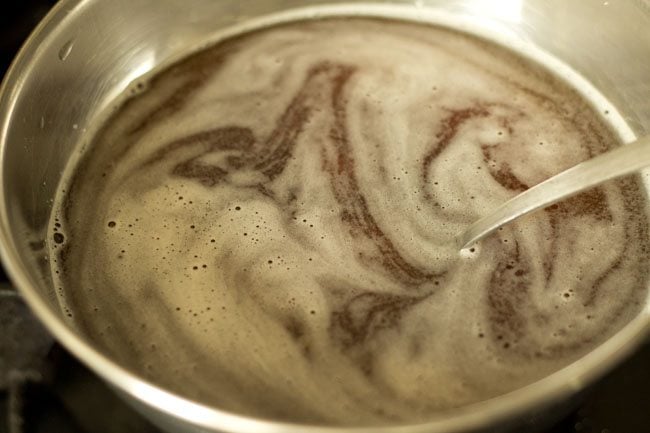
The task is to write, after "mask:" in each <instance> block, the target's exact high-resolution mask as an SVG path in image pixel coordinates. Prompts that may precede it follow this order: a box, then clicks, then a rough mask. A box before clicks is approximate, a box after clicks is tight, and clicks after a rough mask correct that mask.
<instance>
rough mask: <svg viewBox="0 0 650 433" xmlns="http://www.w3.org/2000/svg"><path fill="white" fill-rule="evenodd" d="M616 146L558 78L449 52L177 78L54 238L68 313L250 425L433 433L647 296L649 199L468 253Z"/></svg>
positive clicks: (618, 200) (384, 41)
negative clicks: (475, 235)
mask: <svg viewBox="0 0 650 433" xmlns="http://www.w3.org/2000/svg"><path fill="white" fill-rule="evenodd" d="M617 144H618V141H617V139H616V138H615V136H614V135H613V134H612V133H611V132H610V130H609V129H608V127H607V126H606V125H605V124H604V123H603V121H602V120H601V118H600V116H599V115H598V113H596V112H595V111H594V109H593V108H591V107H590V105H589V104H588V103H587V102H585V101H584V100H583V99H582V98H581V97H580V96H578V94H577V93H576V92H574V91H573V90H571V89H570V88H569V87H568V86H567V85H566V84H564V83H563V82H561V81H559V80H557V79H555V78H553V77H552V76H551V75H550V74H549V73H547V72H545V71H544V70H543V69H542V68H540V67H538V66H535V65H533V64H531V63H529V62H528V61H525V60H523V59H521V58H519V57H517V56H516V55H514V54H512V53H510V52H509V51H506V50H504V49H502V48H499V47H497V46H494V45H492V44H490V43H488V42H486V41H483V40H479V39H475V38H473V37H470V36H466V35H463V34H460V33H456V32H453V31H450V30H446V29H443V28H437V27H434V26H427V25H419V24H415V23H408V22H400V21H390V20H379V19H370V18H368V19H365V18H331V19H323V20H317V21H305V22H294V23H290V24H285V25H280V26H276V27H271V28H267V29H262V30H259V31H256V32H251V33H248V34H244V35H240V36H237V37H234V38H231V39H229V40H226V41H223V42H221V43H219V44H217V45H215V46H213V47H210V48H208V49H205V50H203V51H200V52H197V53H195V54H192V55H191V56H190V57H188V58H186V59H184V60H182V61H180V62H177V63H176V64H174V65H172V66H170V67H168V68H167V69H165V70H162V71H160V72H159V73H157V74H156V75H155V76H154V77H153V78H151V80H150V81H149V82H148V83H147V88H146V89H145V90H144V91H143V92H141V93H140V94H139V95H137V96H135V97H133V98H131V99H129V100H128V101H127V102H126V103H124V104H123V105H122V106H121V107H120V108H119V109H118V110H117V111H116V112H115V113H114V114H113V115H112V116H111V117H110V119H109V120H108V121H107V122H106V123H105V124H104V126H103V127H102V128H101V129H100V130H99V132H98V133H97V135H96V136H95V137H94V139H93V142H92V144H91V145H90V146H89V149H88V150H87V151H86V153H85V155H84V157H83V158H82V160H81V162H80V163H79V164H78V165H77V166H76V168H75V169H74V171H73V174H72V175H71V176H70V177H69V178H68V181H67V183H66V185H65V190H66V192H65V194H63V195H62V196H61V197H60V199H59V201H58V208H57V210H56V212H55V214H54V215H53V220H52V231H51V233H50V235H51V237H50V239H51V241H50V244H51V247H52V249H53V257H57V259H56V260H55V268H54V269H55V274H56V275H55V277H56V278H57V279H58V281H59V283H60V284H59V285H60V286H61V287H62V290H61V292H60V293H59V295H60V299H61V302H62V304H63V305H64V306H65V308H67V309H68V311H69V315H70V316H71V320H72V321H73V322H74V324H75V325H76V326H77V327H78V329H80V330H81V331H82V332H83V333H85V335H86V336H87V337H88V338H90V339H91V340H92V341H94V342H95V343H96V344H98V345H100V346H101V347H102V348H103V350H105V351H106V352H108V353H110V355H111V356H112V357H114V358H115V359H117V360H118V361H119V362H121V363H122V364H124V365H126V366H128V367H129V368H130V369H132V370H134V371H136V372H137V373H138V374H140V375H142V376H144V377H146V378H148V379H150V380H151V381H153V382H154V383H157V384H160V385H162V386H164V387H167V388H169V389H171V390H173V391H175V392H178V393H179V394H181V395H183V396H187V397H190V398H194V399H196V400H198V401H201V402H204V403H207V404H211V405H214V406H216V407H218V408H223V409H226V410H230V411H234V412H237V413H242V414H248V415H252V416H260V417H266V418H272V419H281V420H290V421H301V422H313V423H325V424H344V425H350V424H383V423H399V422H412V421H418V420H424V419H427V418H430V417H431V416H433V415H434V414H435V413H436V412H437V411H440V410H444V409H447V408H450V407H456V406H461V405H465V404H469V403H471V402H476V401H480V400H484V399H487V398H490V397H493V396H496V395H500V394H502V393H505V392H508V391H510V390H513V389H516V388H518V387H521V386H523V385H525V384H529V383H531V382H533V381H535V380H538V379H540V378H542V377H544V376H546V375H548V374H550V373H551V372H553V371H556V370H557V369H559V368H561V367H563V366H565V365H567V364H568V363H570V362H572V361H573V360H575V359H577V358H579V357H580V356H582V355H584V354H585V353H586V352H588V351H590V350H591V349H593V348H594V347H595V346H597V345H598V344H600V343H601V342H602V341H604V340H605V339H606V338H607V337H608V336H610V335H611V334H612V333H614V332H615V331H616V330H617V329H619V328H620V327H621V326H622V325H624V324H625V323H626V322H627V321H629V320H630V319H631V318H632V317H634V316H635V315H636V314H637V313H638V312H639V311H640V308H641V305H640V304H641V303H642V302H643V301H644V299H645V297H646V296H647V290H646V284H647V276H648V275H647V269H646V262H647V259H648V257H647V256H648V225H647V220H646V216H645V214H644V203H645V195H644V193H643V191H642V189H641V187H640V185H639V183H638V181H637V179H635V178H629V179H626V180H623V181H619V182H615V183H609V184H607V185H606V186H604V187H602V188H599V189H596V190H593V191H591V192H588V193H585V194H582V195H580V196H578V197H576V198H574V199H571V200H567V201H565V202H563V203H561V204H558V205H555V206H553V207H551V208H549V209H547V210H545V211H542V212H538V213H536V214H534V215H531V216H529V217H526V218H524V219H522V220H520V221H518V222H515V223H514V224H511V225H509V226H507V227H505V228H503V229H502V230H501V231H499V232H497V233H496V234H495V235H493V236H492V237H490V238H488V239H486V240H485V241H483V242H482V243H481V244H480V245H478V246H477V247H476V249H475V250H474V251H473V254H472V256H471V257H460V256H459V254H458V252H457V251H456V250H455V248H454V247H453V244H452V243H451V240H452V238H453V237H454V236H455V235H457V234H458V233H460V232H461V231H462V230H463V229H464V228H466V227H467V225H468V224H469V223H471V222H472V221H474V220H476V219H477V218H478V217H479V216H481V215H484V214H485V213H486V212H487V211H488V210H490V209H492V208H494V207H496V206H497V205H498V204H500V203H502V202H503V201H505V200H506V199H508V198H509V197H512V196H514V195H515V194H517V193H519V192H521V191H523V190H525V189H527V188H529V187H530V186H532V185H535V184H537V183H538V182H540V181H542V180H544V179H546V178H548V177H549V176H551V175H553V174H555V173H557V172H559V171H561V170H563V169H565V168H567V167H569V166H572V165H574V164H576V163H578V162H579V161H582V160H584V159H587V158H590V157H592V156H594V155H596V154H598V153H601V152H603V151H605V150H607V149H608V148H610V147H611V146H615V145H617Z"/></svg>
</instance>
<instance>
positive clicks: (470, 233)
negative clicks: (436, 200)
mask: <svg viewBox="0 0 650 433" xmlns="http://www.w3.org/2000/svg"><path fill="white" fill-rule="evenodd" d="M649 165H650V136H647V137H642V138H640V139H638V140H636V141H633V142H631V143H629V144H626V145H623V146H621V147H618V148H616V149H614V150H610V151H609V152H605V153H603V154H601V155H598V156H596V157H595V158H592V159H589V160H587V161H584V162H581V163H580V164H577V165H575V166H573V167H571V168H569V169H567V170H564V171H563V172H561V173H559V174H556V175H555V176H552V177H550V178H549V179H547V180H545V181H544V182H541V183H539V184H537V185H535V186H534V187H532V188H530V189H528V190H526V191H524V192H522V193H521V194H519V195H517V196H515V197H513V198H512V199H510V200H508V201H507V202H505V203H504V204H502V205H501V206H499V207H498V208H496V209H495V210H494V211H492V212H491V213H489V214H488V215H486V216H484V217H483V218H481V219H479V220H478V221H476V222H475V223H473V224H472V225H471V226H469V227H468V228H467V229H466V230H465V231H464V232H463V233H461V234H460V235H459V236H458V237H457V238H456V242H457V243H458V247H459V249H461V250H462V249H465V248H467V247H469V246H471V245H472V244H474V243H476V242H477V241H479V240H480V239H483V238H484V237H485V236H487V235H489V234H490V233H492V232H493V231H495V230H496V229H498V228H499V227H501V226H503V225H505V224H507V223H509V222H510V221H512V220H514V219H515V218H519V217H520V216H523V215H526V214H529V213H530V212H533V211H535V210H537V209H540V208H544V207H546V206H550V205H552V204H553V203H557V202H558V201H561V200H564V199H565V198H569V197H571V196H573V195H575V194H577V193H579V192H581V191H584V190H586V189H589V188H591V187H594V186H596V185H599V184H601V183H603V182H606V181H608V180H611V179H615V178H617V177H621V176H624V175H626V174H630V173H634V172H635V171H638V170H640V169H642V168H643V167H646V166H649Z"/></svg>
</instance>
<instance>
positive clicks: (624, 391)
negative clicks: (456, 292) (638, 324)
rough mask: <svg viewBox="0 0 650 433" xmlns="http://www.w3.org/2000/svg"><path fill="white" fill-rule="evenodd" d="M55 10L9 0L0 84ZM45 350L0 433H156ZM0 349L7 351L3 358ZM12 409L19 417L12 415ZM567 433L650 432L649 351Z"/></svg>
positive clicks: (3, 324)
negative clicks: (36, 374) (23, 47)
mask: <svg viewBox="0 0 650 433" xmlns="http://www.w3.org/2000/svg"><path fill="white" fill-rule="evenodd" d="M105 1H111V0H105ZM134 1H137V0H134ZM55 3H56V1H54V0H25V1H11V0H10V1H9V2H8V3H7V2H5V3H3V5H1V6H0V77H2V76H3V75H4V73H5V71H6V70H7V68H8V67H9V64H10V62H11V60H12V59H13V57H14V56H15V54H16V52H17V50H18V48H19V47H20V45H21V44H22V43H23V41H24V40H25V39H26V37H27V36H28V35H29V33H30V32H31V31H32V29H33V28H34V27H35V26H36V25H37V24H38V22H39V21H40V19H41V18H42V17H43V16H44V15H45V14H46V13H47V11H48V10H49V9H50V8H51V7H52V6H53V5H54V4H55ZM649 61H650V60H649ZM3 281H5V283H4V286H3V287H4V289H0V295H2V294H4V295H6V296H4V297H2V296H0V335H2V333H3V332H5V334H6V333H7V332H8V331H6V330H7V329H11V328H10V325H7V323H8V322H7V320H10V319H11V317H9V318H7V317H4V318H3V317H2V314H3V313H4V314H5V316H7V315H10V316H20V317H21V320H20V326H21V327H23V328H21V331H20V333H21V335H20V337H21V339H22V340H25V338H24V337H25V335H32V334H31V333H33V335H34V338H33V339H39V338H40V339H45V340H47V339H48V338H49V337H47V334H46V333H44V331H43V330H42V329H41V328H40V326H39V325H38V323H37V321H35V320H34V319H33V318H32V317H31V316H30V315H29V312H28V310H27V309H26V308H25V307H24V305H23V304H22V303H21V301H20V300H19V298H18V296H17V295H16V294H15V292H12V290H11V289H10V284H8V283H6V277H5V276H4V273H3V272H2V270H1V269H0V285H2V284H3V283H2V282H3ZM3 290H4V292H3ZM6 299H10V301H6ZM3 300H5V304H4V306H3V305H2V301H3ZM7 311H11V313H7ZM23 315H24V316H25V317H22V316H23ZM25 326H27V327H28V328H29V329H28V331H25V329H24V327H25ZM5 337H6V335H5ZM6 341H8V340H7V339H6V338H5V339H3V338H0V369H1V368H3V366H4V367H5V368H6V365H7V364H9V361H7V360H11V359H13V358H17V359H18V360H19V361H21V359H22V358H21V357H22V356H23V355H22V353H23V352H22V351H23V349H22V348H14V347H13V346H12V347H9V348H8V347H3V346H7V343H6ZM11 341H14V340H11ZM48 341H50V340H48ZM14 342H15V341H14ZM48 344H49V345H48V346H47V350H45V352H44V354H43V355H42V356H41V355H39V356H41V358H43V359H41V358H39V359H38V360H37V363H36V364H37V367H33V366H31V367H29V368H32V369H33V368H36V369H38V370H39V372H40V373H42V374H39V377H41V376H42V377H41V378H40V379H38V380H36V379H33V378H31V379H30V377H29V376H30V374H24V376H25V377H24V378H23V379H21V380H22V381H18V385H16V384H15V383H14V385H12V386H8V385H6V384H5V385H3V386H0V433H44V432H47V433H155V432H157V430H156V429H155V428H154V427H152V426H151V425H150V424H149V423H147V422H146V421H144V420H143V419H142V418H141V417H140V416H139V415H137V414H135V413H134V412H132V411H131V410H130V409H129V408H128V407H126V406H125V405H124V404H123V403H122V402H121V401H120V400H119V399H118V398H117V397H115V395H114V394H113V393H112V392H111V391H110V390H109V389H108V388H107V387H106V386H105V385H104V384H103V383H102V382H101V381H100V380H99V379H97V378H96V377H95V376H94V375H93V374H92V373H90V372H89V371H88V370H87V369H86V368H85V367H83V366H82V365H81V364H79V363H78V362H77V361H76V360H75V359H74V358H73V357H72V356H70V355H69V354H68V353H67V352H66V351H65V350H64V349H62V348H61V347H60V346H58V345H56V344H54V345H52V344H50V343H48ZM3 350H13V352H11V353H9V354H7V353H6V352H3ZM25 356H27V355H25ZM30 356H31V355H30ZM44 364H45V366H43V365H44ZM1 374H2V371H0V375H1ZM0 377H1V376H0ZM14 382H15V381H14ZM0 383H2V380H0ZM16 402H18V403H16ZM12 410H13V411H14V412H12ZM16 410H18V411H19V412H20V413H15V411H16ZM17 419H18V420H19V421H16V420H17ZM571 432H582V433H650V344H646V345H645V346H644V347H642V348H641V350H640V351H639V352H638V353H637V354H636V355H635V356H634V357H632V358H631V359H629V360H628V361H627V362H626V363H624V364H623V365H621V366H620V367H619V368H617V369H616V370H615V371H613V372H612V373H610V374H609V375H608V376H607V377H605V378H604V379H603V380H601V381H600V382H599V383H597V384H596V385H595V386H594V387H593V389H592V390H591V391H590V392H589V393H588V394H587V395H586V397H585V399H584V402H583V403H582V405H581V406H580V408H579V409H578V410H576V411H575V412H573V413H571V414H570V415H569V416H567V417H566V418H565V419H564V420H562V421H561V422H560V423H558V425H556V426H555V427H554V428H553V429H551V430H549V431H548V433H571Z"/></svg>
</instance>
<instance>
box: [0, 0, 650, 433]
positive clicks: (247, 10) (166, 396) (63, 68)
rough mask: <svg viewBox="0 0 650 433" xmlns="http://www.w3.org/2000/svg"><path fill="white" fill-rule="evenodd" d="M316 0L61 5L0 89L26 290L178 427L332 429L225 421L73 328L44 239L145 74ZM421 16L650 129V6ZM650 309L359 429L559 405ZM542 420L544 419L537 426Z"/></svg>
mask: <svg viewBox="0 0 650 433" xmlns="http://www.w3.org/2000/svg"><path fill="white" fill-rule="evenodd" d="M322 3H351V4H352V3H353V4H354V5H355V6H354V8H353V9H351V11H352V10H354V11H363V9H362V7H361V5H362V3H360V2H350V1H345V2H344V1H318V0H275V1H273V0H260V1H253V0H244V1H238V0H192V1H181V0H131V1H125V0H110V1H109V0H62V1H61V2H60V3H59V4H58V5H57V6H56V7H55V8H54V10H53V11H52V12H51V13H50V14H49V15H48V16H47V17H46V19H45V20H44V21H43V22H42V23H41V24H40V25H39V27H38V28H37V29H36V30H35V32H34V33H33V34H32V36H31V37H30V39H29V40H28V42H27V43H26V45H25V46H24V47H23V49H22V51H21V53H20V54H19V56H18V57H17V59H16V60H15V62H14V64H13V66H12V68H11V70H10V71H9V73H8V74H7V75H6V78H5V81H4V83H3V86H2V90H1V91H0V151H1V156H0V177H1V188H0V240H1V245H0V248H1V252H2V259H3V262H4V264H5V266H6V268H7V271H8V273H9V274H10V276H11V278H12V280H13V281H14V283H15V285H16V286H17V287H18V288H19V290H20V291H21V292H22V294H23V295H24V297H25V299H26V300H27V302H28V303H29V305H30V306H31V308H32V309H33V310H34V311H35V313H36V314H37V316H38V317H39V318H40V319H41V320H42V321H43V322H44V323H45V325H46V326H47V328H48V329H49V330H50V331H51V332H52V333H53V334H54V335H55V336H56V338H57V339H58V340H59V341H60V342H61V343H62V344H64V345H65V346H66V347H67V348H68V349H69V350H70V351H71V352H72V353H74V354H75V355H76V356H77V357H79V358H80V359H81V360H82V361H83V362H84V363H86V364H87V365H88V366H90V367H91V368H92V369H93V370H94V371H96V372H97V373H98V374H99V375H101V376H102V377H103V378H104V379H105V380H106V381H108V382H109V383H111V384H112V385H113V386H114V387H115V389H117V390H118V391H119V392H120V393H121V394H122V395H123V396H124V397H125V398H126V399H128V400H129V401H131V403H132V404H133V405H134V406H135V407H137V408H138V409H139V410H141V411H142V412H143V413H145V414H146V415H147V416H148V417H150V418H151V419H152V420H154V421H155V422H157V423H158V424H159V425H160V426H162V427H164V428H165V429H167V430H169V431H186V432H187V431H192V432H200V431H225V432H269V433H270V432H327V431H329V432H333V431H338V430H336V429H334V428H322V427H318V426H301V425H288V424H280V423H275V422H266V421H264V420H256V419H250V418H245V417H240V416H237V415H233V414H230V413H225V412H222V411H219V410H217V409H214V408H209V407H205V406H202V405H199V404H196V403H194V402H191V401H188V400H185V399H182V398H180V397H177V396H175V395H173V394H171V393H168V392H166V391H165V390H162V389H159V388H157V387H155V386H153V385H151V384H149V383H147V382H145V381H143V380H141V379H140V378H138V377H136V376H135V375H133V374H131V373H130V372H129V371H126V370H125V369H123V368H122V367H120V366H119V365H117V364H115V363H114V362H113V361H111V360H110V359H109V358H107V357H105V356H104V355H103V354H102V353H100V352H98V351H97V350H96V349H95V348H94V347H93V345H92V344H91V343H90V342H88V341H85V340H84V339H83V338H81V337H80V336H79V335H78V334H77V333H76V332H75V330H74V329H71V328H70V327H69V326H68V325H67V324H66V322H65V321H64V320H63V315H62V312H61V311H60V310H59V308H58V306H57V303H56V299H55V296H54V290H55V288H54V287H52V284H51V280H50V277H49V267H48V266H47V257H46V250H45V248H44V243H43V241H44V236H45V229H46V223H47V220H48V215H49V211H50V208H51V204H52V199H53V196H54V192H55V189H56V187H57V184H58V182H59V180H60V177H61V173H62V170H63V168H64V166H65V165H66V163H67V161H68V160H69V158H70V157H71V155H72V154H73V150H74V149H75V147H76V146H77V145H79V144H80V143H83V140H84V138H85V134H86V133H87V132H88V129H89V128H91V126H92V122H93V119H94V118H95V117H96V116H97V114H98V113H99V112H100V111H102V110H103V109H105V108H106V107H109V106H110V104H111V101H112V100H113V98H114V97H115V96H117V95H118V94H120V92H121V91H122V90H123V89H124V88H125V87H126V85H127V84H128V83H129V82H131V81H132V80H133V79H135V78H137V77H138V76H140V75H142V74H144V73H146V72H148V71H149V70H151V69H152V68H154V67H155V66H156V65H157V64H159V63H160V62H161V61H163V60H164V59H167V58H169V57H170V56H174V55H178V54H179V53H181V52H182V51H183V50H184V49H186V48H187V47H188V46H193V45H196V44H197V43H199V42H200V41H202V40H205V39H206V38H208V37H209V36H210V35H212V34H213V33H214V32H216V31H218V30H219V29H222V28H224V27H226V26H230V25H232V24H235V23H239V22H242V21H244V20H247V19H250V18H254V17H257V16H260V15H264V14H268V13H271V12H276V11H279V10H283V9H286V8H293V7H305V6H309V5H317V4H322ZM376 3H380V4H388V3H390V4H403V5H407V6H409V7H410V8H412V14H413V15H414V16H416V17H417V16H420V15H421V16H422V17H424V16H425V15H427V13H429V12H430V11H434V12H436V13H444V14H447V15H448V16H453V17H457V18H458V19H459V20H460V21H462V22H463V23H464V24H465V28H467V29H472V30H475V31H477V32H479V33H484V34H493V35H496V36H498V35H508V38H509V40H510V41H513V42H512V43H513V44H517V45H519V44H521V45H525V44H532V45H535V46H537V47H539V48H541V49H542V50H545V51H547V52H548V53H550V54H551V55H554V56H556V57H557V58H559V59H561V60H562V61H564V62H565V63H566V64H568V65H569V66H571V67H572V68H574V69H575V70H576V71H578V72H579V73H580V74H582V75H583V76H584V77H585V78H586V79H587V80H589V81H590V82H591V83H592V84H593V85H594V86H595V87H596V88H598V89H599V90H600V91H601V93H602V94H603V95H604V96H605V97H606V98H607V99H609V101H610V102H611V103H612V104H613V105H614V106H615V107H616V109H617V110H618V111H619V112H620V114H621V116H622V117H623V118H624V119H625V120H626V122H627V124H628V125H629V127H630V131H629V134H628V135H629V136H628V137H626V139H629V140H631V139H633V138H634V136H635V135H636V136H640V135H646V134H648V133H650V80H648V77H650V62H649V61H648V59H650V32H648V30H647V29H648V28H650V6H649V4H648V2H647V1H641V0H630V1H623V0H619V1H615V0H611V1H601V0H598V1H596V0H580V1H572V2H568V1H564V0H550V1H545V0H539V1H528V0H502V1H499V2H489V1H479V0H447V1H436V0H428V1H427V0H413V1H408V0H394V1H383V2H376ZM649 328H650V309H649V308H646V309H645V311H644V312H643V314H641V315H640V316H639V317H637V319H635V320H634V321H633V322H631V323H630V324H629V325H628V326H627V327H626V328H624V329H623V330H622V331H621V332H620V333H618V334H617V335H616V336H614V337H613V338H611V339H610V340H608V341H607V342H606V343H605V344H603V345H602V346H601V347H599V348H598V349H596V350H595V351H593V352H592V353H590V354H589V355H588V356H586V357H584V358H583V359H581V360H579V361H578V362H576V363H574V364H572V365H571V366H569V367H567V368H565V369H564V370H562V371H559V372H558V373H556V374H554V375H552V376H549V377H548V378H546V379H544V380H542V381H540V382H537V383H535V384H532V385H530V386H528V387H526V388H523V389H520V390H518V391H515V392H512V393H510V394H507V395H504V396H501V397H498V398H495V399H492V400H489V401H486V402H483V403H480V404H476V405H473V406H468V407H465V408H462V409H458V410H455V411H452V412H449V413H444V414H441V415H440V416H439V418H438V419H435V420H432V421H431V422H430V423H426V424H421V425H410V426H401V427H393V428H386V429H377V428H366V429H364V428H359V429H354V430H355V431H358V432H362V431H367V432H371V431H372V432H378V431H384V432H432V433H433V432H448V433H449V432H487V431H498V432H504V431H506V430H507V429H511V428H516V427H517V426H520V427H521V426H523V427H522V428H524V429H525V431H532V430H533V428H535V427H532V426H531V423H535V422H537V420H539V419H540V417H542V416H544V414H545V413H548V412H549V411H550V412H553V411H557V410H558V409H557V408H558V407H563V406H564V405H565V404H566V403H565V402H566V401H568V399H569V398H570V397H571V396H574V395H575V394H576V393H577V392H579V391H580V390H581V389H583V388H584V387H585V386H586V385H587V384H589V383H591V382H593V381H594V380H595V379H596V378H598V377H600V376H601V375H602V374H604V373H605V372H606V371H607V370H608V369H610V368H611V367H612V366H613V365H615V364H616V363H617V362H619V361H620V360H621V359H623V358H624V357H625V356H626V355H628V354H629V353H630V352H631V351H633V350H634V349H635V348H636V347H637V346H638V345H639V344H640V343H641V342H642V341H643V339H644V338H645V336H646V334H647V333H648V329H649ZM534 425H535V426H539V424H534Z"/></svg>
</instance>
